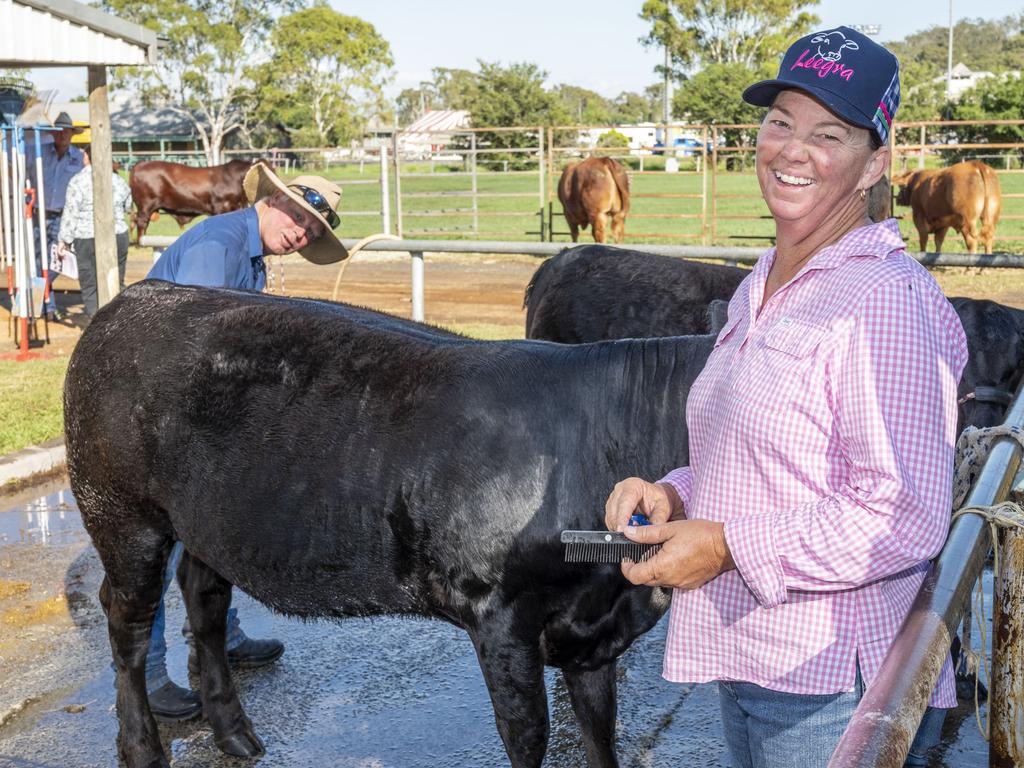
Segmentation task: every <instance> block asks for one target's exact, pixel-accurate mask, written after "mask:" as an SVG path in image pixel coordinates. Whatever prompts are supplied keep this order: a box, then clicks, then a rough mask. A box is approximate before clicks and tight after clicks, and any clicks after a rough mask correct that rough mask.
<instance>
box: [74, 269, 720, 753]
mask: <svg viewBox="0 0 1024 768" xmlns="http://www.w3.org/2000/svg"><path fill="white" fill-rule="evenodd" d="M713 341H714V337H713V336H699V337H688V338H674V339H647V340H641V341H620V342H608V343H603V344H594V345H583V346H578V347H571V346H565V345H557V344H545V343H539V342H530V341H526V342H500V343H498V342H476V341H471V340H469V339H464V338H461V337H458V336H452V335H450V334H444V333H441V332H436V331H433V330H431V329H429V328H427V327H425V326H418V325H414V324H411V323H408V322H404V321H400V320H397V319H394V318H386V317H384V316H381V315H377V314H375V313H372V312H368V311H365V310H358V309H355V308H352V307H346V306H344V305H331V304H325V303H318V302H311V301H302V300H294V299H280V298H274V297H269V296H262V295H253V294H246V293H236V292H232V291H223V290H211V289H203V288H193V287H186V286H175V285H170V284H167V283H160V282H153V281H149V282H143V283H139V284H136V285H134V286H131V287H129V288H128V289H127V290H126V291H125V292H124V293H122V294H121V295H120V296H119V297H118V298H117V299H115V300H114V301H112V302H111V303H110V304H109V305H107V306H106V307H104V308H103V309H102V310H101V311H100V312H99V313H97V315H96V317H95V318H94V319H93V321H92V322H91V323H90V325H89V327H88V328H87V329H86V331H85V332H84V333H83V335H82V338H81V340H80V341H79V343H78V345H77V346H76V348H75V352H74V354H73V356H72V359H71V363H70V365H69V369H68V374H67V380H66V387H65V434H66V439H67V449H68V467H69V472H70V476H71V485H72V489H73V490H74V493H75V497H76V498H77V499H78V502H79V505H80V508H81V510H82V520H83V523H84V524H85V527H86V529H87V530H88V532H89V534H90V535H91V537H92V539H93V542H94V543H95V545H96V548H97V550H98V552H99V554H100V558H101V559H102V561H103V565H104V568H105V570H106V578H105V580H104V583H103V587H102V589H101V595H100V597H101V602H102V605H103V606H104V609H105V611H106V613H107V617H108V623H109V631H110V640H111V647H112V651H113V657H114V662H115V666H116V668H117V673H118V674H117V711H118V717H119V720H120V732H119V735H118V748H119V753H120V756H121V758H122V759H123V761H124V762H125V764H126V765H127V766H128V767H129V768H143V767H145V768H154V767H157V766H167V765H168V763H167V759H166V756H165V755H164V752H163V749H162V747H161V743H160V738H159V734H158V732H157V727H156V723H155V721H154V720H153V718H152V716H151V714H150V712H149V708H148V704H147V701H146V692H145V682H144V671H143V664H144V658H145V654H146V651H145V647H146V642H147V638H148V637H149V632H150V625H151V622H152V619H153V614H154V611H155V610H156V607H157V604H158V601H159V599H160V591H161V582H162V573H163V568H164V562H165V560H166V557H167V554H168V551H169V549H170V547H171V544H172V542H173V541H174V540H175V539H179V540H181V541H182V542H184V544H185V549H186V553H185V557H184V558H183V561H182V565H181V568H180V570H179V579H180V581H181V585H182V592H183V594H184V599H185V603H186V607H187V610H188V615H189V621H190V623H191V626H192V630H193V633H194V635H195V638H196V644H197V652H198V659H199V663H200V690H201V695H202V700H203V711H204V714H205V716H206V718H207V720H208V721H209V723H210V725H211V727H212V729H213V732H214V738H215V741H216V743H217V745H218V746H219V747H220V748H221V749H222V750H224V751H225V752H228V753H230V754H234V755H242V756H249V757H252V756H257V755H259V754H261V753H262V751H263V749H264V747H263V744H262V742H261V741H260V739H259V738H258V737H257V736H256V734H255V731H254V729H253V726H252V724H251V723H250V722H249V720H248V718H247V717H246V715H245V713H244V711H243V709H242V706H241V704H240V702H239V700H238V696H237V694H236V691H235V688H234V686H233V683H232V681H231V676H230V673H229V671H228V666H227V658H226V654H225V651H224V639H225V623H226V621H225V616H226V611H227V607H228V599H229V590H230V584H235V585H237V586H238V587H240V588H241V589H243V590H245V591H246V592H248V593H249V594H251V595H253V596H254V597H256V598H257V599H259V600H260V601H262V602H264V603H266V604H267V605H268V606H270V607H272V608H273V609H275V610H277V611H279V612H281V613H284V614H288V615H291V616H299V617H328V618H337V619H340V618H343V617H346V616H367V615H374V614H381V613H398V614H417V615H423V616H429V617H434V618H438V619H444V620H446V621H449V622H452V623H453V624H456V625H457V626H460V627H462V628H464V629H465V630H466V631H467V632H468V633H469V635H470V637H471V639H472V641H473V643H474V645H475V647H476V651H477V655H478V658H479V661H480V666H481V669H482V670H483V676H484V679H485V681H486V683H487V686H488V689H489V691H490V695H491V700H492V702H493V705H494V716H495V721H496V723H497V727H498V731H499V732H500V734H501V737H502V740H503V742H504V744H505V748H506V750H507V752H508V755H509V759H510V761H511V763H512V765H513V766H517V767H520V766H524V767H525V766H538V765H540V764H541V761H542V758H543V755H544V753H545V749H546V745H547V738H548V727H549V726H548V713H547V698H546V695H545V686H544V674H543V670H544V666H545V665H550V666H554V667H557V668H559V669H560V670H561V671H562V674H563V676H564V678H565V681H566V685H567V687H568V690H569V694H570V699H571V702H572V705H573V708H574V710H575V713H576V716H577V719H578V721H579V725H580V729H581V731H582V735H583V741H584V745H585V748H586V754H587V762H588V764H589V765H590V766H605V767H611V766H616V765H617V760H616V757H615V713H616V706H615V667H616V659H617V657H618V656H619V655H620V654H621V653H622V652H623V651H624V650H625V649H626V648H628V647H629V645H630V644H631V643H632V642H633V640H634V639H635V638H636V637H637V636H638V635H640V634H641V633H643V632H645V631H647V630H648V629H649V628H650V627H651V626H653V625H654V624H655V623H656V622H657V620H658V618H659V617H660V616H661V615H662V613H663V612H664V611H665V609H666V608H667V605H668V598H669V596H668V593H667V592H665V591H663V590H652V589H649V588H638V587H634V586H632V585H630V584H629V583H628V582H627V581H626V580H625V579H623V578H622V576H621V574H620V573H619V569H618V567H617V566H614V565H581V564H566V563H565V562H563V553H562V549H561V545H560V543H559V532H560V531H561V530H563V529H587V528H589V529H599V528H602V527H603V522H602V521H603V514H604V512H603V511H604V502H605V499H606V497H607V495H608V493H609V491H610V490H611V488H612V486H613V485H614V483H615V482H617V481H618V480H620V479H621V478H623V477H628V476H630V475H641V476H648V477H650V476H655V477H657V476H660V475H661V474H662V473H664V472H666V471H668V470H670V469H672V468H674V467H677V466H680V465H681V464H684V463H686V462H687V460H688V454H687V435H686V432H685V428H684V427H683V419H682V408H683V407H684V404H685V397H686V393H687V392H688V391H689V388H690V385H691V383H692V381H693V379H694V377H695V376H696V374H697V373H698V372H699V370H700V369H701V367H702V366H703V364H704V361H705V360H706V358H707V356H708V354H709V352H710V350H711V347H712V344H713ZM665 425H671V428H669V429H666V428H665ZM328 762H329V761H328Z"/></svg>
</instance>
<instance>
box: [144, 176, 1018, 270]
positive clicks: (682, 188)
mask: <svg viewBox="0 0 1024 768" xmlns="http://www.w3.org/2000/svg"><path fill="white" fill-rule="evenodd" d="M660 160H661V159H660V158H648V159H647V161H646V162H645V167H646V168H649V167H650V166H651V163H653V162H659V161H660ZM683 163H684V164H683V166H682V171H681V172H680V173H674V174H668V173H664V172H654V173H644V174H637V173H634V174H632V178H631V189H632V193H633V198H632V206H631V210H630V215H629V218H628V219H627V221H626V242H627V243H678V244H683V245H694V244H701V243H702V241H703V240H704V239H705V238H706V241H707V242H708V243H709V244H713V245H751V246H764V245H768V244H770V238H771V236H772V234H773V225H772V221H771V219H769V218H767V217H768V210H767V208H766V207H765V204H764V201H763V200H762V199H761V195H760V192H759V190H758V186H757V179H756V177H755V176H754V174H753V173H752V172H748V173H741V172H725V171H719V172H718V173H717V174H715V176H714V189H712V177H711V175H710V174H709V175H708V177H707V179H706V181H705V179H704V178H703V177H702V175H701V174H698V173H695V172H694V171H693V170H692V168H693V165H692V163H688V162H687V161H685V160H684V161H683ZM310 170H311V171H312V172H318V173H322V174H323V173H326V175H327V176H329V177H330V178H332V179H334V180H336V181H338V182H339V183H340V184H341V185H342V187H343V188H344V196H343V197H342V211H343V212H344V211H349V212H351V213H350V215H348V216H346V215H344V213H343V215H342V228H341V233H342V236H343V237H353V238H355V237H363V236H365V235H368V234H372V233H374V232H379V231H380V229H381V220H380V217H379V211H380V186H379V183H378V182H377V166H376V165H374V164H372V163H367V164H366V165H365V166H364V169H363V173H361V174H360V172H359V167H358V165H355V164H353V165H345V166H339V165H334V166H331V167H329V168H328V169H327V170H326V171H324V170H322V169H319V170H317V169H310ZM453 170H461V167H455V166H442V165H440V164H436V165H435V166H434V172H433V173H430V166H429V164H426V163H420V164H412V165H408V166H406V165H403V167H402V172H403V177H402V209H403V210H402V213H403V215H402V224H403V234H404V235H405V237H407V238H422V239H485V240H487V239H489V240H539V239H540V238H539V234H538V232H539V226H540V217H539V215H538V212H539V210H540V209H541V207H542V205H541V198H540V189H539V182H538V179H537V175H536V173H528V174H512V173H509V174H505V173H500V172H487V171H484V170H482V169H481V170H480V171H479V175H478V179H477V189H478V192H479V193H481V194H486V195H495V194H513V195H522V196H518V197H480V198H478V213H477V217H476V221H477V234H476V235H474V234H473V220H474V219H473V215H472V214H471V213H470V212H469V210H468V209H471V208H472V196H471V192H470V187H471V183H472V181H471V178H470V177H469V176H459V175H453V173H452V171H453ZM297 173H298V171H297ZM413 174H424V175H413ZM999 178H1000V183H1001V185H1002V190H1003V195H1004V200H1003V212H1002V220H1001V221H1000V224H999V226H998V229H997V239H996V250H1001V251H1010V252H1012V253H1021V252H1024V197H1021V198H1011V197H1006V196H1007V195H1012V194H1017V195H1024V172H1020V171H1000V172H999ZM550 181H551V180H549V179H547V178H545V197H544V205H543V208H544V210H545V213H546V211H547V202H548V200H549V199H551V200H552V201H553V209H554V211H555V215H554V220H553V224H554V232H555V233H556V234H555V236H554V238H553V239H554V240H555V241H556V242H568V241H569V236H568V228H567V226H566V224H565V220H564V218H563V217H562V216H561V214H560V211H561V206H560V205H559V203H558V200H557V198H556V197H554V196H551V197H550V198H549V195H551V192H552V189H551V184H550ZM554 181H555V183H557V174H556V177H555V178H554ZM704 185H706V195H707V203H706V205H707V214H708V218H707V224H706V229H705V230H703V231H702V222H701V219H700V218H699V217H700V214H701V205H702V201H701V199H700V198H699V197H646V195H665V194H668V195H700V194H701V193H702V187H703V186H704ZM391 192H392V206H391V216H392V222H393V224H392V226H393V227H394V222H395V221H396V219H397V214H396V212H395V206H394V202H393V198H394V179H393V178H392V180H391ZM456 209H461V210H456ZM428 211H443V213H442V214H441V215H427V212H428ZM356 212H375V215H372V216H366V215H356ZM712 214H714V215H715V216H717V219H714V220H713V219H712ZM895 215H896V216H898V217H901V219H900V231H901V232H902V233H903V236H904V237H905V238H908V241H909V243H910V245H911V246H912V248H914V249H916V245H917V233H916V230H915V229H914V226H913V223H912V222H911V220H910V209H909V208H903V207H897V208H896V209H895ZM1015 216H1016V217H1020V218H1019V219H1015V218H1013V217H1015ZM733 217H735V218H733ZM180 231H181V230H180V229H179V228H178V225H177V223H176V222H175V221H174V220H173V219H172V218H170V217H169V216H162V217H161V218H160V219H159V220H158V221H157V222H155V223H154V224H153V225H152V226H151V227H150V229H149V232H150V233H151V234H162V235H177V234H179V233H180ZM582 237H583V239H584V241H589V240H590V234H589V232H588V233H585V234H584V235H582ZM1012 238H1019V239H1012ZM930 245H931V243H930ZM945 250H947V251H950V252H964V251H965V250H966V248H965V247H964V243H963V238H961V237H960V236H958V235H956V234H955V233H951V234H950V235H948V236H947V238H946V245H945Z"/></svg>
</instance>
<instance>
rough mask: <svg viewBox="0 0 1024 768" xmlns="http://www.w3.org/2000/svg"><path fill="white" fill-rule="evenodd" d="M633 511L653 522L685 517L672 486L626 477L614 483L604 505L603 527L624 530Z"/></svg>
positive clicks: (680, 501)
mask: <svg viewBox="0 0 1024 768" xmlns="http://www.w3.org/2000/svg"><path fill="white" fill-rule="evenodd" d="M634 512H640V513H641V514H643V515H646V517H647V519H648V520H650V521H651V522H652V523H667V522H668V521H669V520H681V519H683V518H684V517H685V515H684V512H683V500H682V499H680V498H679V494H678V493H676V489H675V488H673V487H672V486H671V485H668V484H665V483H650V482H648V481H646V480H644V479H643V478H639V477H627V478H626V479H625V480H622V481H621V482H618V483H616V484H615V488H613V489H612V492H611V495H610V496H609V497H608V501H607V502H605V505H604V524H605V526H606V527H607V528H608V530H609V531H624V530H626V526H627V525H628V524H629V518H630V517H631V516H632V515H633V513H634Z"/></svg>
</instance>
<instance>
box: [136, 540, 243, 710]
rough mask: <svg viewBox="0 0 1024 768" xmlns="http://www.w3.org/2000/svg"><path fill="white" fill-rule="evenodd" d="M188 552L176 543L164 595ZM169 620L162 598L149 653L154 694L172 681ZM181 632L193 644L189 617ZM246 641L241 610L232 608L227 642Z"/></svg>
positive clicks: (149, 682) (148, 672)
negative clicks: (165, 630)
mask: <svg viewBox="0 0 1024 768" xmlns="http://www.w3.org/2000/svg"><path fill="white" fill-rule="evenodd" d="M183 551H184V547H183V546H182V544H181V542H180V541H177V542H175V543H174V547H173V548H172V549H171V556H170V557H168V558H167V569H166V570H165V571H164V595H166V594H167V587H169V586H170V584H171V580H172V579H173V578H174V576H175V574H176V573H177V572H178V563H179V562H181V553H182V552H183ZM166 623H167V616H166V614H165V612H164V600H163V597H161V598H160V606H159V607H158V608H157V611H156V616H154V617H153V632H152V634H151V635H150V637H149V653H148V654H147V655H146V691H147V692H148V693H152V692H153V691H155V690H157V689H158V688H160V687H161V686H163V685H164V684H166V683H167V682H169V681H170V677H168V676H167V642H166V640H165V639H164V628H165V624H166ZM181 634H182V636H184V638H185V640H186V641H187V642H188V644H189V645H192V633H191V632H190V631H189V627H188V619H187V618H186V619H185V624H184V626H182V628H181ZM244 640H245V633H244V632H243V631H242V628H241V627H240V626H239V622H238V611H236V610H235V609H234V608H229V609H228V639H227V643H226V644H225V645H226V647H227V649H228V650H231V649H232V648H237V647H238V646H239V645H241V644H242V642H243V641H244Z"/></svg>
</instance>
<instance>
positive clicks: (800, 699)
mask: <svg viewBox="0 0 1024 768" xmlns="http://www.w3.org/2000/svg"><path fill="white" fill-rule="evenodd" d="M718 690H719V700H720V703H721V706H722V727H723V730H724V731H725V740H726V744H727V746H728V748H729V754H730V756H731V758H732V761H731V766H732V768H824V766H826V765H828V761H829V758H830V757H831V756H832V752H833V751H834V750H835V748H836V745H837V744H838V743H839V738H840V737H841V736H842V735H843V731H844V730H846V726H847V725H848V724H849V722H850V718H851V717H852V716H853V712H854V710H855V709H856V708H857V704H858V702H859V701H860V699H861V697H862V696H863V695H864V684H863V681H862V680H861V676H860V670H859V669H858V670H857V683H856V687H855V688H854V690H852V691H849V692H847V693H833V694H823V695H806V694H794V693H780V692H779V691H771V690H768V689H767V688H762V687H761V686H758V685H754V684H753V683H726V682H721V683H719V684H718ZM945 717H946V710H944V709H933V708H932V707H929V708H928V710H927V711H926V712H925V715H924V718H923V719H922V721H921V726H920V728H918V731H917V735H916V736H915V738H914V743H913V744H912V745H911V747H910V754H909V755H908V756H907V760H906V763H905V765H906V766H926V765H928V761H927V752H928V750H929V749H931V748H932V747H933V746H935V745H936V744H938V742H939V738H940V736H941V731H942V721H943V720H944V719H945Z"/></svg>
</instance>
